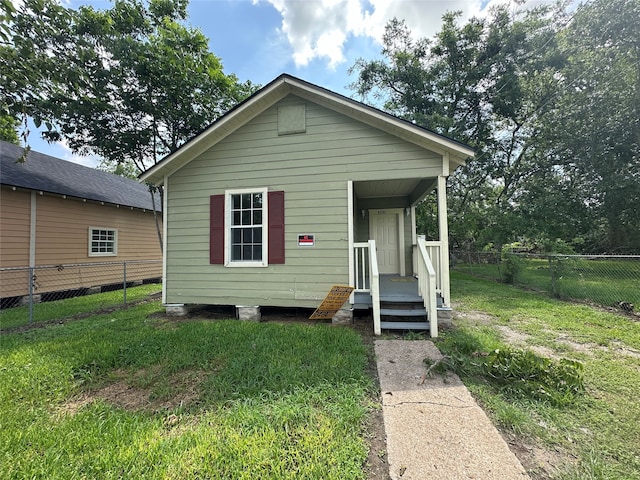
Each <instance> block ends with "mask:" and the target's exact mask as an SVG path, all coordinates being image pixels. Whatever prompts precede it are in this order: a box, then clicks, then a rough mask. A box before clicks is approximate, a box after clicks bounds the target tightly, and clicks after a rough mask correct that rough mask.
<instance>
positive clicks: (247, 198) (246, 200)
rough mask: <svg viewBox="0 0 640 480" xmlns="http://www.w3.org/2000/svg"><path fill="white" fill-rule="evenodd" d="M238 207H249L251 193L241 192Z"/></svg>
mask: <svg viewBox="0 0 640 480" xmlns="http://www.w3.org/2000/svg"><path fill="white" fill-rule="evenodd" d="M240 208H242V209H247V208H251V194H250V193H243V194H242V205H241V207H240Z"/></svg>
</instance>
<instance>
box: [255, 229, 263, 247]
mask: <svg viewBox="0 0 640 480" xmlns="http://www.w3.org/2000/svg"><path fill="white" fill-rule="evenodd" d="M253 243H260V244H262V227H256V228H254V229H253Z"/></svg>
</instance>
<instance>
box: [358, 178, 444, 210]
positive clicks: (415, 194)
mask: <svg viewBox="0 0 640 480" xmlns="http://www.w3.org/2000/svg"><path fill="white" fill-rule="evenodd" d="M435 186H436V180H435V179H424V178H403V179H397V180H370V181H364V182H354V183H353V190H354V193H355V195H356V197H357V198H380V197H408V198H409V199H410V202H411V204H412V205H413V204H415V203H417V202H418V201H419V200H420V199H422V197H424V196H425V195H426V194H427V193H429V192H430V191H431V190H433V189H434V188H435Z"/></svg>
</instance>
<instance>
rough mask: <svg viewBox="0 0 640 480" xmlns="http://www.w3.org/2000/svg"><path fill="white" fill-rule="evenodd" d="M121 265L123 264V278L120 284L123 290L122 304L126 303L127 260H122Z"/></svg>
mask: <svg viewBox="0 0 640 480" xmlns="http://www.w3.org/2000/svg"><path fill="white" fill-rule="evenodd" d="M122 266H123V269H122V271H123V278H124V283H123V285H122V291H123V292H124V294H123V297H124V304H125V305H126V304H127V262H122Z"/></svg>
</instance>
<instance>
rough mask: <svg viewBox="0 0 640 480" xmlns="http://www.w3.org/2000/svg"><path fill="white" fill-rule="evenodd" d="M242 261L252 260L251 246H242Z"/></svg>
mask: <svg viewBox="0 0 640 480" xmlns="http://www.w3.org/2000/svg"><path fill="white" fill-rule="evenodd" d="M242 259H243V260H253V256H252V255H251V245H243V246H242Z"/></svg>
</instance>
